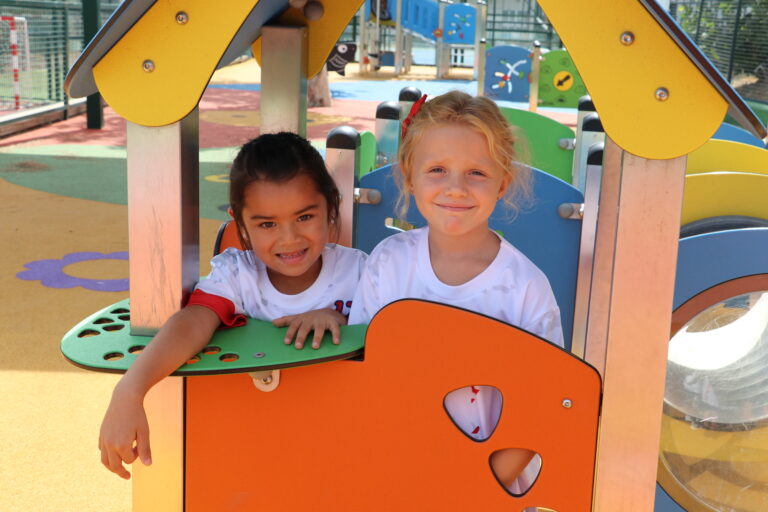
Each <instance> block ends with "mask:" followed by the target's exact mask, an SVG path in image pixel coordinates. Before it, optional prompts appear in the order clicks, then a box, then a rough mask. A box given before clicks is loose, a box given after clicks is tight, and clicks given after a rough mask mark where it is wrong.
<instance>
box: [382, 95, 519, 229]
mask: <svg viewBox="0 0 768 512" xmlns="http://www.w3.org/2000/svg"><path fill="white" fill-rule="evenodd" d="M455 123H458V124H463V125H465V126H468V127H469V128H472V129H474V130H476V131H477V132H479V133H480V134H481V135H483V137H485V140H486V141H487V142H488V150H489V153H490V155H491V158H493V160H494V161H495V162H496V163H497V164H498V165H499V167H500V168H501V169H504V172H506V173H507V175H508V177H509V179H510V180H509V187H508V188H507V191H506V193H505V194H504V204H505V205H506V206H507V207H508V208H510V209H511V210H512V211H513V212H514V213H517V212H518V211H519V209H520V207H521V205H523V204H525V203H527V202H529V201H530V198H531V170H530V168H529V167H528V166H526V165H524V164H522V163H520V161H519V155H518V153H519V151H516V150H515V148H516V145H517V146H518V149H520V148H521V147H524V144H522V141H521V139H520V137H519V136H515V133H514V128H513V127H512V126H511V125H510V124H509V122H508V121H507V120H506V119H505V118H504V116H503V115H502V113H501V111H500V110H499V107H498V106H497V105H496V103H494V102H493V101H491V100H489V99H488V98H483V97H481V96H478V97H475V96H470V95H469V94H467V93H464V92H460V91H450V92H447V93H445V94H442V95H440V96H436V97H435V98H433V99H431V100H429V101H427V102H426V103H424V104H423V105H422V107H421V109H420V110H419V111H418V112H417V113H416V114H415V115H414V116H413V118H411V121H410V124H409V125H408V128H407V129H406V132H405V135H404V136H403V139H402V140H401V141H400V148H399V149H398V152H397V160H398V163H399V164H400V169H401V171H402V172H400V173H398V172H395V173H393V175H394V177H395V180H396V182H397V185H398V188H399V189H400V199H399V200H398V213H399V214H400V216H401V217H405V214H406V212H407V210H408V203H409V202H410V193H409V188H410V185H411V183H410V178H411V171H412V169H411V162H412V160H413V154H414V152H415V151H416V150H417V148H418V146H419V142H420V141H421V138H422V137H423V136H424V133H425V132H426V131H427V130H429V129H431V128H433V127H434V126H437V125H441V124H455Z"/></svg>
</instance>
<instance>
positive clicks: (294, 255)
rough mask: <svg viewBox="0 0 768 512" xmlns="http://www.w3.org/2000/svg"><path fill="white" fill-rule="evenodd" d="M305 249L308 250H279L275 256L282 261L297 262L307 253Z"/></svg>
mask: <svg viewBox="0 0 768 512" xmlns="http://www.w3.org/2000/svg"><path fill="white" fill-rule="evenodd" d="M307 251H309V249H301V250H300V251H293V252H279V253H277V257H278V259H279V260H280V261H282V262H283V263H288V264H291V263H298V262H300V261H301V260H302V259H303V258H304V256H305V255H306V254H307Z"/></svg>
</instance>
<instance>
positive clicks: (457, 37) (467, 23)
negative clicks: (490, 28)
mask: <svg viewBox="0 0 768 512" xmlns="http://www.w3.org/2000/svg"><path fill="white" fill-rule="evenodd" d="M476 22H477V12H476V11H475V8H474V7H473V6H471V5H467V4H450V5H446V6H445V21H444V27H443V41H444V42H445V43H447V44H475V25H476Z"/></svg>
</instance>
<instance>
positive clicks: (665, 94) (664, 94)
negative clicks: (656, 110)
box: [655, 87, 669, 101]
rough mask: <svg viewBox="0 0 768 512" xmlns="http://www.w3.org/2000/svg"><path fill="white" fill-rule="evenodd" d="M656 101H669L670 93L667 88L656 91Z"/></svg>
mask: <svg viewBox="0 0 768 512" xmlns="http://www.w3.org/2000/svg"><path fill="white" fill-rule="evenodd" d="M655 96H656V99H657V100H659V101H667V99H669V91H668V90H667V88H666V87H659V88H658V89H656V94H655Z"/></svg>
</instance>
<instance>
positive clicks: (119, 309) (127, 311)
mask: <svg viewBox="0 0 768 512" xmlns="http://www.w3.org/2000/svg"><path fill="white" fill-rule="evenodd" d="M130 312H131V311H130V310H128V309H125V308H117V309H113V310H112V311H110V313H113V314H115V315H122V314H125V313H130Z"/></svg>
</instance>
